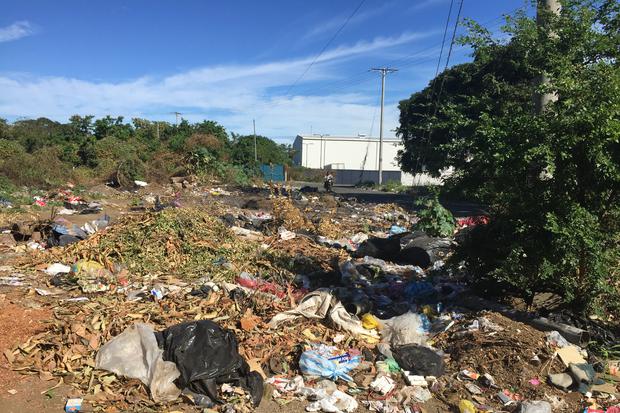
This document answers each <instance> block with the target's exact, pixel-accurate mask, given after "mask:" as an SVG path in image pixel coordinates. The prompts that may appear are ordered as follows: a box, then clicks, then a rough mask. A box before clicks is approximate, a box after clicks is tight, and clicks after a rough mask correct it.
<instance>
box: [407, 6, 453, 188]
mask: <svg viewBox="0 0 620 413" xmlns="http://www.w3.org/2000/svg"><path fill="white" fill-rule="evenodd" d="M463 2H464V0H461V3H460V5H459V11H458V14H457V16H456V21H455V22H454V30H453V31H452V39H451V41H450V48H449V49H448V56H447V58H446V66H445V68H444V71H445V70H447V69H448V66H449V65H450V57H451V56H452V50H453V47H454V41H455V40H456V30H457V29H458V25H459V20H460V19H461V13H462V11H463ZM435 79H436V78H435ZM445 82H446V76H443V77H442V79H441V83H440V85H439V93H438V94H437V98H436V99H435V108H434V110H433V116H432V119H434V118H435V117H436V116H437V112H438V111H439V101H440V100H441V94H442V93H443V88H444V85H445ZM431 96H432V95H431ZM432 134H433V131H432V129H431V128H430V127H429V129H428V138H427V139H426V148H425V151H427V150H428V148H429V147H430V143H431V137H432ZM422 144H424V141H423V142H422ZM425 151H424V152H422V157H423V158H422V159H423V161H422V163H421V164H418V162H417V161H419V160H420V157H418V159H417V160H416V170H417V169H418V167H420V166H423V165H424V162H426V152H425ZM420 178H421V174H418V184H419V183H420Z"/></svg>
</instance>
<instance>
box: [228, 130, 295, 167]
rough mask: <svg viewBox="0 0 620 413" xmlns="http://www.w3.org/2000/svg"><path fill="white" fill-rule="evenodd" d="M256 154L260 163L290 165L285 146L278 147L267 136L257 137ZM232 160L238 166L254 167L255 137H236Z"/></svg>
mask: <svg viewBox="0 0 620 413" xmlns="http://www.w3.org/2000/svg"><path fill="white" fill-rule="evenodd" d="M256 152H257V155H258V156H257V157H258V162H259V163H263V164H265V163H267V164H268V163H272V164H283V165H289V164H290V163H291V159H290V157H289V154H288V151H287V148H286V146H285V145H278V144H277V143H276V142H274V141H273V140H271V139H269V138H267V137H265V136H259V135H257V136H256ZM232 160H233V162H234V163H236V164H238V165H253V164H255V162H254V135H246V136H239V135H235V136H234V141H233V147H232Z"/></svg>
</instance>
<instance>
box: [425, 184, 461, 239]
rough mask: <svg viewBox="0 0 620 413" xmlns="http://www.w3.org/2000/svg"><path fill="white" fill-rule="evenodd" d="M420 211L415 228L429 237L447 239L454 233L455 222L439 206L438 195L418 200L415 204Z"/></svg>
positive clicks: (450, 215)
mask: <svg viewBox="0 0 620 413" xmlns="http://www.w3.org/2000/svg"><path fill="white" fill-rule="evenodd" d="M416 204H417V205H419V206H421V207H422V209H421V210H420V211H418V213H417V215H418V217H419V218H420V220H419V221H418V222H417V224H416V227H417V228H418V229H421V230H422V231H424V232H426V233H427V234H428V235H430V236H431V237H448V236H450V235H452V234H453V233H454V229H455V224H456V223H455V220H454V217H453V216H452V213H451V212H450V211H448V210H447V209H446V208H444V207H443V205H441V203H440V202H439V198H438V195H437V194H436V193H435V194H432V195H431V196H430V197H427V198H424V199H420V200H419V201H417V202H416Z"/></svg>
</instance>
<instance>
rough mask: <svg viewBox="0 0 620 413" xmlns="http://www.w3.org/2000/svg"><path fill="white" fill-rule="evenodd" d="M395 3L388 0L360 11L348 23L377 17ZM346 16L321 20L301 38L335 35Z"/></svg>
mask: <svg viewBox="0 0 620 413" xmlns="http://www.w3.org/2000/svg"><path fill="white" fill-rule="evenodd" d="M393 5H394V2H386V3H384V4H383V5H381V6H380V7H375V8H374V9H370V10H366V11H363V12H359V13H357V14H356V15H355V16H353V17H352V18H351V19H350V20H349V22H348V24H347V25H348V26H353V25H355V24H359V23H362V22H364V21H366V20H368V19H370V18H372V17H375V16H377V15H379V14H381V13H383V12H384V11H386V10H387V9H389V8H390V7H392V6H393ZM346 18H347V16H345V15H342V16H338V17H335V18H333V19H329V20H326V21H324V22H321V23H319V24H317V25H315V26H314V27H312V28H311V29H310V30H308V31H307V32H306V33H305V34H304V35H303V36H302V37H301V40H302V41H304V40H309V39H313V38H316V37H323V36H327V35H333V34H334V33H335V32H336V30H338V29H339V28H340V26H342V24H343V23H344V22H345V21H346Z"/></svg>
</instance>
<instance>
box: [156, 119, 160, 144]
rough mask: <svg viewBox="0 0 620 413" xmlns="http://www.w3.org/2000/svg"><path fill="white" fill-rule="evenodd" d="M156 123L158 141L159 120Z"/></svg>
mask: <svg viewBox="0 0 620 413" xmlns="http://www.w3.org/2000/svg"><path fill="white" fill-rule="evenodd" d="M156 124H157V141H158V142H159V121H157V122H156Z"/></svg>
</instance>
